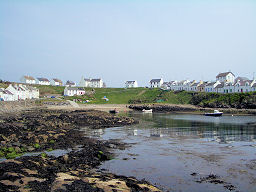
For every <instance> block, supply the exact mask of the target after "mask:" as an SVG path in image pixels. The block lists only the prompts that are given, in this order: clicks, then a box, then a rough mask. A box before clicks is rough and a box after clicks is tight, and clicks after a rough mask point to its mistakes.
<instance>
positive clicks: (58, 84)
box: [50, 78, 62, 86]
mask: <svg viewBox="0 0 256 192" xmlns="http://www.w3.org/2000/svg"><path fill="white" fill-rule="evenodd" d="M50 83H51V85H53V86H62V81H61V80H60V79H56V78H53V79H52V80H51V82H50Z"/></svg>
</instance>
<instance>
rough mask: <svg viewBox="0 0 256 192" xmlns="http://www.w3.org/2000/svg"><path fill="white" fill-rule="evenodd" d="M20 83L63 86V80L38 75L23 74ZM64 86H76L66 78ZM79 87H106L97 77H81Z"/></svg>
mask: <svg viewBox="0 0 256 192" xmlns="http://www.w3.org/2000/svg"><path fill="white" fill-rule="evenodd" d="M20 81H21V83H26V84H38V85H52V86H63V85H64V84H63V82H62V81H61V80H60V79H57V78H53V79H51V80H49V79H47V78H43V77H38V78H34V77H32V76H28V75H24V76H22V77H21V79H20ZM65 86H66V87H76V86H77V84H76V83H75V82H73V81H70V80H68V81H67V82H66V83H65ZM79 86H80V87H93V88H102V87H106V85H105V83H104V82H103V80H102V79H101V78H98V79H91V78H89V79H86V78H84V77H82V79H81V81H80V83H79Z"/></svg>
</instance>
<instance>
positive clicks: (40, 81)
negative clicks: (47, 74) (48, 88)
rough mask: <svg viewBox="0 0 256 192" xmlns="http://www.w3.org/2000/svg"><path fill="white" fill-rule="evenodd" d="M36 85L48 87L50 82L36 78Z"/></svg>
mask: <svg viewBox="0 0 256 192" xmlns="http://www.w3.org/2000/svg"><path fill="white" fill-rule="evenodd" d="M36 84H39V85H50V81H49V80H48V79H46V78H43V77H38V78H37V79H36Z"/></svg>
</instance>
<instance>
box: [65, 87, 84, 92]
mask: <svg viewBox="0 0 256 192" xmlns="http://www.w3.org/2000/svg"><path fill="white" fill-rule="evenodd" d="M66 89H67V90H80V91H85V90H84V89H83V88H81V87H66Z"/></svg>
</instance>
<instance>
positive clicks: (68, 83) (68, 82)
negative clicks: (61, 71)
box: [66, 80, 75, 85]
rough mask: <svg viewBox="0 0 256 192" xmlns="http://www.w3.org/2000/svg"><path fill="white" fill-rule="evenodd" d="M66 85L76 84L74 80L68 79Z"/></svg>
mask: <svg viewBox="0 0 256 192" xmlns="http://www.w3.org/2000/svg"><path fill="white" fill-rule="evenodd" d="M66 85H75V83H74V82H73V81H70V80H68V81H67V82H66Z"/></svg>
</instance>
